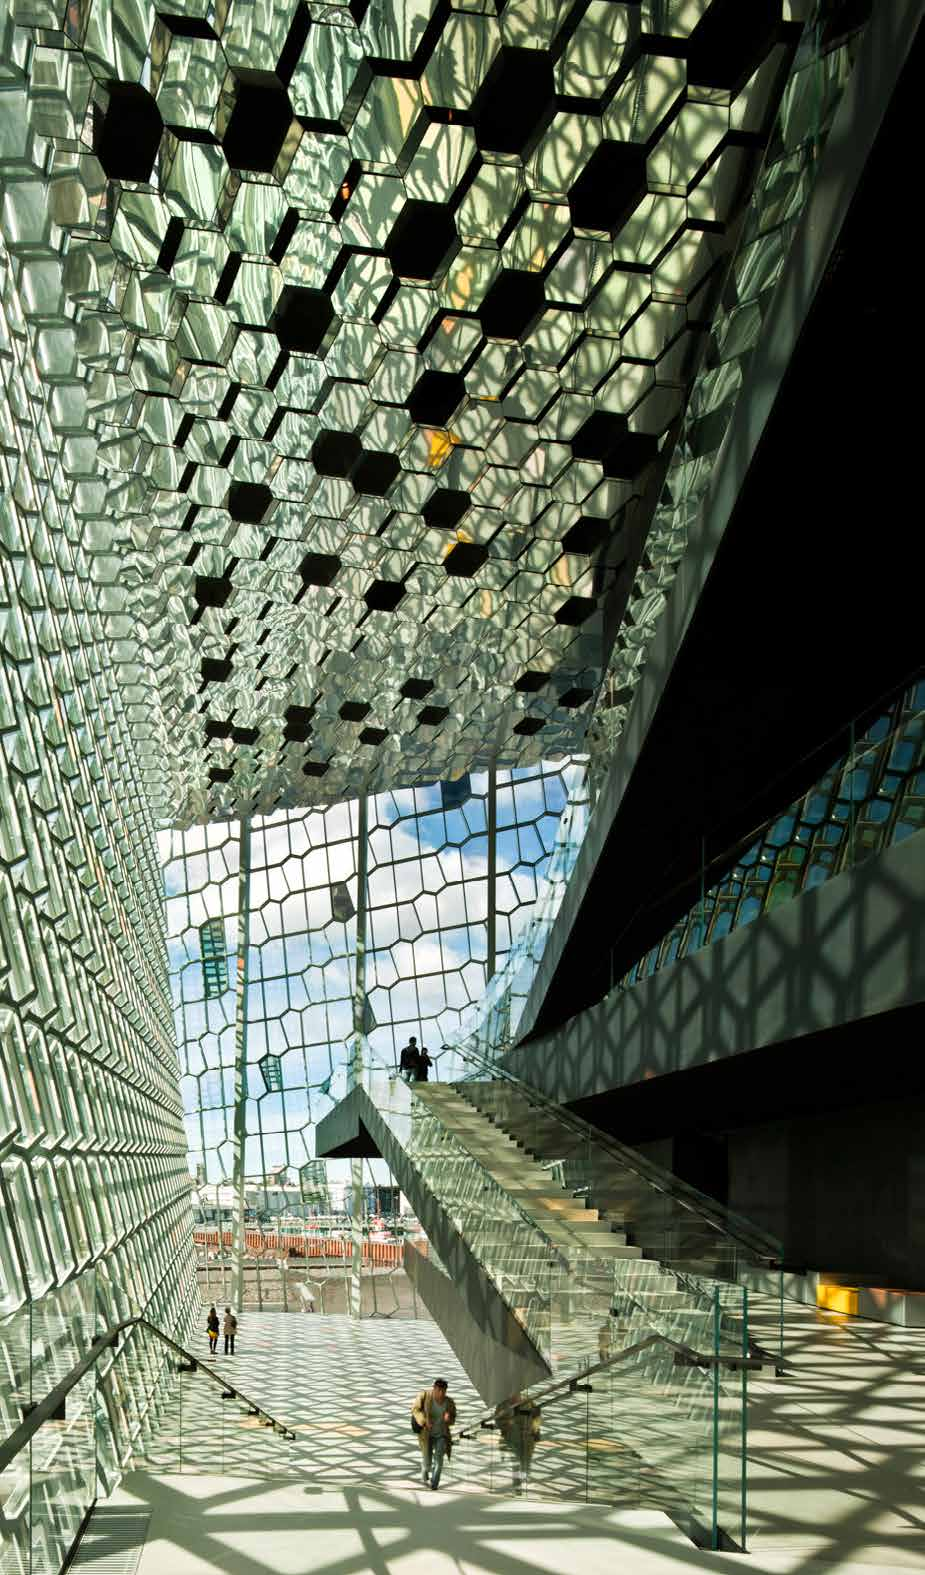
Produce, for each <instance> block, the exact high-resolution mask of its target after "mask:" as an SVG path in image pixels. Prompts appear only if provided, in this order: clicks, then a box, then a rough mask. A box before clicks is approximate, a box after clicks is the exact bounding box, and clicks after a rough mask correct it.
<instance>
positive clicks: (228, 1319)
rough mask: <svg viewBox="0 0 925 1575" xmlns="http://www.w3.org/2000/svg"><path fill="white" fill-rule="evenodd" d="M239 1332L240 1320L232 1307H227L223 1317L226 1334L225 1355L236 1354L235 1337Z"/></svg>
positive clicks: (223, 1327)
mask: <svg viewBox="0 0 925 1575" xmlns="http://www.w3.org/2000/svg"><path fill="white" fill-rule="evenodd" d="M237 1332H238V1320H237V1318H236V1317H235V1315H234V1313H233V1312H232V1311H231V1308H230V1307H226V1308H225V1316H224V1318H223V1319H222V1334H223V1335H224V1336H225V1355H226V1356H234V1337H235V1335H236V1334H237Z"/></svg>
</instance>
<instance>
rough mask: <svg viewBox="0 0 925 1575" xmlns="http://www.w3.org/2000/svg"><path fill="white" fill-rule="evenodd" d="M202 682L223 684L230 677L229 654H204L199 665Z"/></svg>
mask: <svg viewBox="0 0 925 1575" xmlns="http://www.w3.org/2000/svg"><path fill="white" fill-rule="evenodd" d="M200 672H201V673H202V681H203V683H204V684H224V683H227V681H228V679H229V678H230V677H231V657H230V656H221V657H220V656H204V657H203V658H202V663H201V665H200Z"/></svg>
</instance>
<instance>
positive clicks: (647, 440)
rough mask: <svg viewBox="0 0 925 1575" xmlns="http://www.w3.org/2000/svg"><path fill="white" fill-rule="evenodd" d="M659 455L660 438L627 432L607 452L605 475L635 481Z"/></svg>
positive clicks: (648, 433) (643, 433)
mask: <svg viewBox="0 0 925 1575" xmlns="http://www.w3.org/2000/svg"><path fill="white" fill-rule="evenodd" d="M657 453H658V438H657V437H654V436H653V434H652V433H651V432H627V433H626V434H625V435H624V436H623V437H621V438H620V439H619V440H618V441H617V442H616V443H615V444H614V445H613V448H610V449H608V450H607V453H606V454H605V456H604V475H605V476H616V477H618V478H619V479H620V480H622V481H635V480H636V477H637V476H638V475H639V473H640V471H642V470H645V468H646V466H647V465H648V464H649V462H650V460H653V459H654V458H655V456H656V454H657Z"/></svg>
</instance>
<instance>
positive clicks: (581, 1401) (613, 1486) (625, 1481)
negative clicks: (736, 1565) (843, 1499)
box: [448, 1287, 754, 1549]
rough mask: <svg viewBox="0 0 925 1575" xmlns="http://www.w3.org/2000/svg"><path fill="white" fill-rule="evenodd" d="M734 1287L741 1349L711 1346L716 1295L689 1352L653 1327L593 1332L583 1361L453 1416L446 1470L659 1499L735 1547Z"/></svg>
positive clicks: (513, 1488) (742, 1469)
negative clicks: (706, 1331)
mask: <svg viewBox="0 0 925 1575" xmlns="http://www.w3.org/2000/svg"><path fill="white" fill-rule="evenodd" d="M567 1294H568V1292H567V1290H566V1288H565V1287H563V1291H562V1295H563V1296H565V1295H567ZM741 1296H742V1309H741V1324H742V1328H743V1330H744V1331H746V1333H745V1339H744V1340H743V1349H742V1351H741V1352H739V1353H736V1352H735V1351H733V1350H730V1351H727V1352H724V1351H723V1349H722V1347H723V1344H724V1341H723V1339H722V1336H721V1334H720V1309H719V1306H718V1303H717V1304H716V1305H715V1306H714V1309H713V1315H712V1323H713V1335H712V1337H711V1338H710V1340H709V1341H708V1342H707V1345H706V1346H705V1348H703V1349H701V1350H698V1351H696V1352H693V1351H691V1350H690V1349H689V1348H686V1347H683V1346H681V1345H679V1344H678V1343H676V1342H672V1341H670V1340H668V1339H666V1338H665V1337H664V1336H661V1335H651V1334H650V1335H649V1336H647V1337H644V1338H641V1339H639V1338H637V1339H633V1340H631V1339H630V1338H629V1329H628V1328H627V1327H624V1328H623V1329H622V1330H621V1331H620V1337H621V1339H623V1340H624V1341H625V1343H622V1344H621V1345H620V1346H619V1348H617V1346H616V1345H615V1344H613V1343H611V1344H608V1345H605V1343H604V1342H603V1341H602V1342H601V1348H600V1349H599V1350H595V1351H594V1352H593V1353H589V1354H588V1361H587V1366H586V1367H585V1368H584V1370H576V1371H575V1372H574V1373H572V1375H571V1376H569V1377H568V1378H567V1379H565V1380H563V1379H556V1380H553V1381H552V1382H551V1383H548V1384H539V1385H534V1386H533V1387H531V1388H529V1389H525V1390H523V1391H521V1392H519V1393H517V1394H515V1395H511V1396H509V1397H508V1398H507V1399H506V1400H504V1401H502V1402H501V1403H500V1404H498V1405H497V1406H495V1407H494V1408H493V1409H492V1410H491V1411H489V1412H487V1413H486V1415H485V1416H484V1417H482V1418H481V1419H480V1421H479V1423H477V1424H476V1425H475V1426H471V1427H467V1428H464V1429H463V1430H462V1432H461V1433H460V1435H459V1438H458V1440H457V1442H456V1445H455V1447H454V1451H453V1456H452V1460H451V1463H450V1466H449V1469H448V1478H449V1480H450V1481H451V1482H453V1483H455V1484H456V1485H458V1486H463V1487H466V1488H469V1489H470V1490H472V1491H476V1492H488V1493H494V1494H498V1495H499V1496H502V1497H511V1496H513V1497H518V1498H528V1499H536V1500H544V1499H556V1498H559V1499H571V1500H576V1499H577V1500H579V1501H581V1502H587V1503H601V1504H609V1505H613V1506H615V1507H616V1508H618V1509H620V1508H623V1509H641V1508H642V1509H656V1510H661V1511H663V1512H664V1513H666V1514H670V1515H671V1516H672V1518H673V1519H674V1520H675V1521H676V1522H677V1523H678V1524H679V1525H681V1526H682V1527H683V1528H684V1529H685V1530H686V1531H687V1532H688V1533H689V1534H690V1535H691V1536H692V1537H693V1538H694V1539H695V1540H697V1541H698V1542H699V1543H701V1544H702V1545H706V1546H709V1547H713V1548H723V1547H725V1548H730V1547H734V1546H735V1547H739V1548H741V1549H745V1548H746V1547H747V1545H748V1524H747V1493H746V1447H747V1432H746V1418H747V1401H748V1389H747V1386H748V1374H749V1371H750V1368H751V1367H753V1366H754V1360H753V1359H751V1360H750V1359H749V1358H748V1357H747V1356H746V1355H745V1346H746V1345H747V1325H748V1315H747V1296H748V1293H747V1292H746V1291H744V1290H743V1291H742V1292H741ZM566 1322H569V1320H566ZM615 1333H616V1331H613V1334H614V1335H615ZM636 1333H637V1334H638V1333H639V1331H638V1330H637V1331H636Z"/></svg>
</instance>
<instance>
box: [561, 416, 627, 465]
mask: <svg viewBox="0 0 925 1575" xmlns="http://www.w3.org/2000/svg"><path fill="white" fill-rule="evenodd" d="M625 435H626V417H625V416H619V415H616V414H615V413H614V412H613V411H612V410H593V411H592V412H591V414H590V416H589V417H588V419H587V421H585V422H583V423H582V425H581V426H580V427H579V428H578V431H577V432H576V433H574V435H573V437H572V453H573V454H574V456H575V458H576V459H596V460H599V461H601V462H603V460H604V458H605V457H606V455H607V454H608V453H609V452H610V450H611V449H612V448H613V446H614V444H615V443H617V442H619V440H620V439H621V438H622V437H625Z"/></svg>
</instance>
